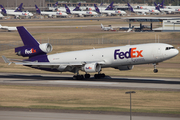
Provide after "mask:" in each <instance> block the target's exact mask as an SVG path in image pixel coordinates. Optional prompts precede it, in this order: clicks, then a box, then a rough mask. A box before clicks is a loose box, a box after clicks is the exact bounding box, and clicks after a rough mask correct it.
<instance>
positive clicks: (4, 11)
mask: <svg viewBox="0 0 180 120" xmlns="http://www.w3.org/2000/svg"><path fill="white" fill-rule="evenodd" d="M0 7H1V11H2V12H3V13H4V14H7V12H6V9H5V8H4V7H3V6H2V5H0Z"/></svg>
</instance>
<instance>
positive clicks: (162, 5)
mask: <svg viewBox="0 0 180 120" xmlns="http://www.w3.org/2000/svg"><path fill="white" fill-rule="evenodd" d="M159 8H164V0H163V1H162V3H161V4H160V5H159Z"/></svg>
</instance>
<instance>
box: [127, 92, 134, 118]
mask: <svg viewBox="0 0 180 120" xmlns="http://www.w3.org/2000/svg"><path fill="white" fill-rule="evenodd" d="M125 93H126V94H130V120H132V116H131V93H136V92H135V91H128V92H125Z"/></svg>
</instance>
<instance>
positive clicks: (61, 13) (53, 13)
mask: <svg viewBox="0 0 180 120" xmlns="http://www.w3.org/2000/svg"><path fill="white" fill-rule="evenodd" d="M41 14H42V15H48V16H67V13H65V12H59V11H57V12H44V11H43V12H41Z"/></svg>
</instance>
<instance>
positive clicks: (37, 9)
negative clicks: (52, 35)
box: [35, 5, 41, 14]
mask: <svg viewBox="0 0 180 120" xmlns="http://www.w3.org/2000/svg"><path fill="white" fill-rule="evenodd" d="M35 7H36V13H38V14H41V10H40V9H39V8H38V6H37V5H35Z"/></svg>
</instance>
